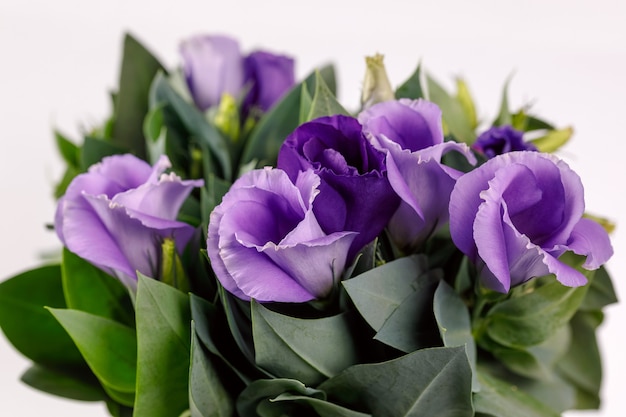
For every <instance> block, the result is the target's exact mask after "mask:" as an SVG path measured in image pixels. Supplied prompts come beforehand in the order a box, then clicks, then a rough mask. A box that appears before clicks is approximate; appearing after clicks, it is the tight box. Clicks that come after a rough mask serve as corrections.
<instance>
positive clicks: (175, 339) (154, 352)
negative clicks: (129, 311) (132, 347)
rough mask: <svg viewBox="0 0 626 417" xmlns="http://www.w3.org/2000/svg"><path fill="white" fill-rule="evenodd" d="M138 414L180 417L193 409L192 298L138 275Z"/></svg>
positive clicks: (136, 308)
mask: <svg viewBox="0 0 626 417" xmlns="http://www.w3.org/2000/svg"><path fill="white" fill-rule="evenodd" d="M138 276H139V282H138V284H137V298H136V302H135V310H136V321H137V393H136V397H135V414H134V415H135V416H151V417H171V416H178V415H180V413H182V412H183V411H185V410H186V409H188V408H189V363H190V359H189V358H190V356H189V355H190V353H189V351H190V348H191V333H190V331H191V330H190V323H191V313H190V310H189V297H188V296H187V295H185V294H183V293H182V292H180V291H178V290H177V289H175V288H173V287H170V286H169V285H167V284H164V283H162V282H159V281H156V280H154V279H151V278H148V277H145V276H143V275H141V274H138Z"/></svg>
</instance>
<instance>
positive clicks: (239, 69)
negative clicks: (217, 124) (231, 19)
mask: <svg viewBox="0 0 626 417" xmlns="http://www.w3.org/2000/svg"><path fill="white" fill-rule="evenodd" d="M180 53H181V55H182V58H183V71H184V73H185V78H186V80H187V85H188V87H189V91H190V92H191V95H192V97H193V99H194V101H195V103H196V105H197V106H198V108H200V109H201V110H206V109H208V108H209V107H212V106H215V105H217V104H219V102H220V100H221V98H222V95H223V94H224V93H227V94H230V95H231V96H233V97H238V96H239V94H240V93H241V91H242V87H243V83H244V69H243V56H242V55H241V51H240V49H239V43H238V42H237V40H235V39H233V38H230V37H228V36H219V35H212V36H211V35H200V36H194V37H191V38H189V39H187V40H185V41H184V42H182V43H181V45H180Z"/></svg>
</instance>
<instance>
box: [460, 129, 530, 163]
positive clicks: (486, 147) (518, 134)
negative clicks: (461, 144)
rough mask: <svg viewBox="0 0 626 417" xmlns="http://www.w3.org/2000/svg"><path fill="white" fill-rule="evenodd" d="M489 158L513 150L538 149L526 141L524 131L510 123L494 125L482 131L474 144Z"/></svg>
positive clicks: (474, 146) (475, 147)
mask: <svg viewBox="0 0 626 417" xmlns="http://www.w3.org/2000/svg"><path fill="white" fill-rule="evenodd" d="M472 147H473V148H474V149H476V150H477V151H479V152H481V153H482V154H484V155H485V156H486V157H487V158H493V157H494V156H496V155H502V154H503V153H507V152H513V151H536V150H537V147H536V146H535V145H533V144H532V143H530V142H524V132H522V131H521V130H517V129H514V128H513V127H512V126H510V125H505V126H494V127H491V128H490V129H488V130H486V131H485V132H483V133H481V135H480V136H478V139H476V142H474V144H473V145H472Z"/></svg>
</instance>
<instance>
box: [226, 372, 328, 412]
mask: <svg viewBox="0 0 626 417" xmlns="http://www.w3.org/2000/svg"><path fill="white" fill-rule="evenodd" d="M284 393H291V394H295V395H298V396H305V397H312V398H319V399H322V400H324V399H325V395H324V392H322V391H320V390H317V389H313V388H309V387H307V386H305V385H304V384H303V383H302V382H300V381H297V380H294V379H284V378H274V379H259V380H256V381H254V382H253V383H251V384H250V385H248V387H246V389H244V390H243V391H242V392H241V394H239V397H238V398H237V413H238V415H240V416H256V415H259V414H258V413H257V409H258V408H259V406H261V404H263V403H268V402H270V401H271V400H272V399H274V398H276V397H278V396H279V395H281V394H284ZM275 408H276V409H278V410H280V409H282V407H280V406H279V407H275Z"/></svg>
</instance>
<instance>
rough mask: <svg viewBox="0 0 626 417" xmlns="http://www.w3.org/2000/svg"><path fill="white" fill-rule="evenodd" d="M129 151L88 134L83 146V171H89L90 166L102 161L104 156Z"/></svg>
mask: <svg viewBox="0 0 626 417" xmlns="http://www.w3.org/2000/svg"><path fill="white" fill-rule="evenodd" d="M127 152H128V151H127V150H126V149H124V148H120V147H119V146H116V145H113V144H111V143H109V142H105V141H104V140H102V139H96V138H92V137H89V136H87V137H85V141H84V143H83V147H82V148H81V154H80V166H81V169H82V171H87V169H89V167H90V166H92V165H93V164H97V163H98V162H100V161H102V158H104V157H105V156H111V155H119V154H124V153H127Z"/></svg>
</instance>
